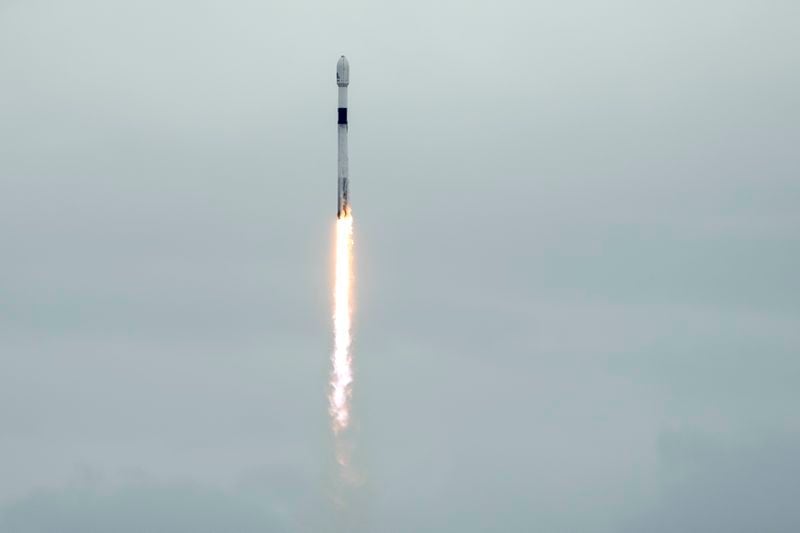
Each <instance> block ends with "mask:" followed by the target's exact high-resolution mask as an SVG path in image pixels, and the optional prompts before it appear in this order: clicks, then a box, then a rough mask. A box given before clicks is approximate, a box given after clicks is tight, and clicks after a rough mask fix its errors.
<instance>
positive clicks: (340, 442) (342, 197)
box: [328, 56, 353, 478]
mask: <svg viewBox="0 0 800 533" xmlns="http://www.w3.org/2000/svg"><path fill="white" fill-rule="evenodd" d="M349 83H350V65H349V63H348V62H347V58H345V57H344V56H342V57H341V58H340V59H339V62H338V63H337V64H336V85H338V86H339V106H338V117H339V119H338V126H337V129H338V145H339V150H338V156H339V157H338V163H339V164H338V181H337V183H338V191H337V209H336V252H335V253H336V270H335V281H334V291H333V298H334V306H333V307H334V309H333V334H334V349H333V356H332V361H331V363H332V367H333V368H332V371H331V386H330V395H329V397H328V402H329V410H330V415H331V426H332V429H333V434H334V439H335V441H336V460H337V462H338V463H339V466H340V467H341V468H342V472H343V474H344V475H345V477H346V478H347V477H350V475H351V474H352V472H350V466H349V460H350V459H349V455H350V454H349V449H348V443H347V442H346V439H345V436H344V432H345V430H346V429H347V428H348V427H349V425H350V394H351V390H352V385H353V358H352V353H351V351H350V349H351V345H352V333H351V327H352V317H353V305H352V300H353V216H352V214H351V210H350V195H349V180H350V176H349V168H348V154H347V86H348V85H349Z"/></svg>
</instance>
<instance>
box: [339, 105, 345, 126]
mask: <svg viewBox="0 0 800 533" xmlns="http://www.w3.org/2000/svg"><path fill="white" fill-rule="evenodd" d="M339 124H347V108H346V107H340V108H339Z"/></svg>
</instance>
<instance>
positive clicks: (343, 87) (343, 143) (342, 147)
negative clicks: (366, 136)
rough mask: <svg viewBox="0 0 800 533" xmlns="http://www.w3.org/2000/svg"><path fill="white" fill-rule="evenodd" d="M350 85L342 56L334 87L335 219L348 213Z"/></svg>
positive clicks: (337, 65)
mask: <svg viewBox="0 0 800 533" xmlns="http://www.w3.org/2000/svg"><path fill="white" fill-rule="evenodd" d="M349 84H350V64H349V63H348V61H347V58H346V57H344V56H342V57H340V58H339V62H338V63H337V64H336V85H338V86H339V109H338V113H339V120H338V130H339V190H338V202H337V204H338V205H337V211H336V217H337V218H342V217H343V216H345V215H347V214H348V213H350V191H349V188H350V169H349V168H348V160H347V86H348V85H349Z"/></svg>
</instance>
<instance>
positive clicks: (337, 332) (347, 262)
mask: <svg viewBox="0 0 800 533" xmlns="http://www.w3.org/2000/svg"><path fill="white" fill-rule="evenodd" d="M352 281H353V217H352V216H350V212H349V210H346V211H345V213H344V214H343V216H342V217H340V218H338V219H337V220H336V273H335V282H334V283H335V286H334V293H333V298H334V308H333V335H334V349H333V361H332V363H333V371H332V373H331V392H330V412H331V417H332V423H333V432H334V433H335V434H338V433H339V432H341V431H343V430H345V429H347V426H348V424H349V422H350V405H349V404H350V386H351V385H352V383H353V369H352V356H351V354H350V346H351V344H352V336H351V333H350V328H351V325H352V311H353V308H352V305H351V298H352Z"/></svg>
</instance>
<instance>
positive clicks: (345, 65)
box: [336, 56, 350, 87]
mask: <svg viewBox="0 0 800 533" xmlns="http://www.w3.org/2000/svg"><path fill="white" fill-rule="evenodd" d="M349 84H350V63H349V62H348V61H347V58H346V57H344V56H342V57H340V58H339V62H338V63H336V85H338V86H339V87H347V86H348V85H349Z"/></svg>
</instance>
